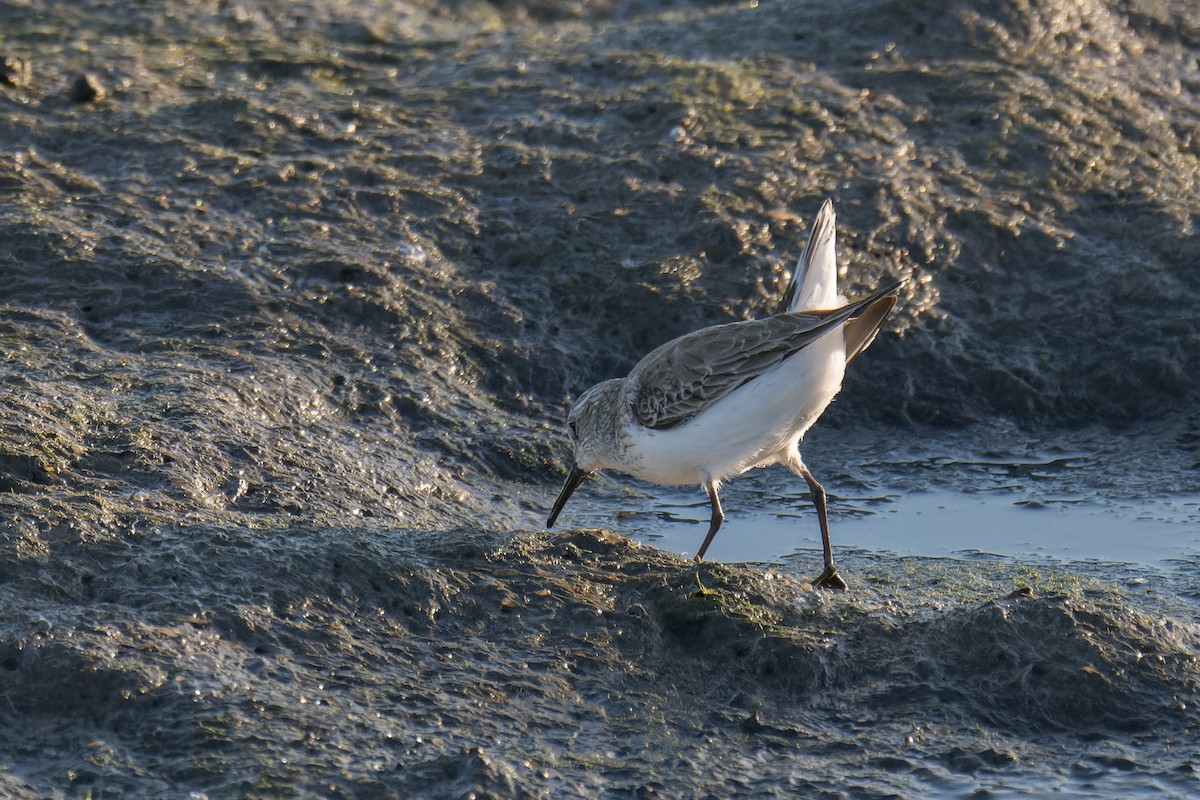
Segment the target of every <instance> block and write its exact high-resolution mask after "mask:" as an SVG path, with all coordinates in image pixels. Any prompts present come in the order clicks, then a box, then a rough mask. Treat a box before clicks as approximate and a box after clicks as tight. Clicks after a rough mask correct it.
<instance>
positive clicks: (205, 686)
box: [0, 0, 1200, 797]
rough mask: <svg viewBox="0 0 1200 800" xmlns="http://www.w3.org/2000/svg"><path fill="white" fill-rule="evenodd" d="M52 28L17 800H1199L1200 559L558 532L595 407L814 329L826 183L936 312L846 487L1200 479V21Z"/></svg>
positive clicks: (260, 15)
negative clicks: (666, 368)
mask: <svg viewBox="0 0 1200 800" xmlns="http://www.w3.org/2000/svg"><path fill="white" fill-rule="evenodd" d="M0 32H2V34H3V39H2V40H0V276H2V277H3V284H2V285H0V356H2V357H0V387H2V393H0V397H2V398H3V403H2V408H0V489H2V490H3V494H2V495H0V598H3V608H4V611H5V613H4V615H3V620H2V621H0V685H2V686H3V697H2V698H0V719H3V723H4V724H3V725H2V726H0V730H2V731H4V732H3V733H0V739H3V741H4V747H3V748H0V749H2V750H3V753H4V755H3V756H0V792H2V793H4V794H5V795H7V796H13V797H47V796H53V797H83V796H92V797H105V796H108V797H119V796H159V795H162V796H176V795H184V794H188V795H193V796H209V797H250V796H255V797H283V796H297V795H299V796H338V795H350V796H355V797H368V796H412V797H422V796H424V797H461V796H468V795H470V794H472V793H474V795H475V796H479V797H485V796H491V797H570V796H579V797H596V796H630V795H636V796H655V795H662V796H681V795H682V796H706V795H711V796H731V795H735V794H744V795H747V796H751V795H752V796H780V797H783V796H795V795H796V794H803V795H806V796H829V797H840V796H854V797H873V796H879V797H884V796H938V795H942V796H965V795H970V794H972V793H974V792H985V793H994V792H999V791H1002V790H1009V789H1011V790H1013V791H1025V792H1029V791H1037V792H1040V791H1042V790H1053V791H1057V792H1059V793H1061V794H1064V795H1065V796H1073V795H1074V796H1081V797H1094V796H1100V795H1101V794H1103V793H1106V792H1107V793H1111V795H1112V796H1122V797H1124V796H1129V795H1130V794H1137V793H1150V792H1158V793H1161V794H1163V795H1165V796H1172V795H1175V796H1188V795H1189V794H1192V793H1194V792H1195V791H1196V790H1197V783H1196V781H1197V779H1196V777H1195V770H1196V768H1197V765H1198V763H1200V754H1198V753H1197V747H1196V745H1195V743H1194V742H1195V739H1196V730H1195V728H1196V723H1197V719H1198V717H1197V712H1196V710H1195V709H1196V699H1197V698H1196V693H1197V685H1198V680H1200V677H1198V676H1200V667H1198V664H1197V653H1198V651H1200V642H1198V640H1197V639H1198V636H1200V628H1198V627H1197V626H1198V624H1200V617H1198V616H1197V606H1196V603H1197V598H1200V587H1197V585H1196V579H1195V575H1196V574H1197V573H1196V570H1195V567H1196V563H1195V553H1186V552H1181V553H1180V554H1179V561H1178V565H1179V568H1178V569H1172V570H1169V571H1159V572H1155V571H1150V572H1149V573H1147V574H1137V575H1134V576H1130V575H1127V574H1126V573H1125V572H1124V571H1123V568H1120V567H1118V566H1116V565H1114V566H1112V567H1111V568H1110V569H1109V571H1107V572H1105V571H1104V569H1098V568H1097V567H1096V565H1091V566H1088V567H1086V568H1085V567H1083V566H1080V565H1074V566H1073V565H1071V564H1063V565H1058V566H1053V567H1051V566H1045V565H1042V566H1037V565H1028V564H1026V565H1021V564H1019V563H1016V562H1013V561H1006V560H1004V559H997V560H994V561H989V560H986V559H975V560H972V559H933V558H930V559H920V558H910V559H899V558H896V557H893V556H888V555H886V554H871V553H849V554H845V555H844V557H843V556H839V558H841V560H842V563H843V565H844V567H845V569H844V572H845V574H846V576H847V577H848V578H849V580H850V582H851V590H852V591H851V592H850V593H849V594H847V595H831V594H827V593H820V592H813V591H811V590H810V589H809V588H808V587H807V586H806V585H805V582H804V578H805V576H807V572H806V570H807V568H808V566H809V565H807V564H806V563H798V564H786V565H776V566H774V567H766V566H762V565H758V566H754V565H721V564H704V565H700V566H695V565H693V564H691V563H690V562H688V561H685V560H683V559H681V558H679V557H677V556H674V555H671V554H667V553H663V552H659V551H656V550H654V549H653V548H650V547H645V546H639V545H636V544H634V543H630V542H629V541H627V540H626V539H624V538H622V537H620V536H617V535H615V534H613V533H612V532H611V531H607V532H606V531H597V530H575V531H570V530H568V532H566V533H563V534H555V535H551V534H546V533H543V532H541V531H539V530H538V529H539V528H540V523H541V522H542V520H543V519H544V514H545V509H546V507H547V505H548V502H549V501H550V499H552V496H553V492H554V490H555V488H556V485H555V484H556V483H557V482H558V481H559V480H560V479H561V468H562V465H563V462H564V459H563V456H564V451H565V448H564V436H563V434H562V432H561V431H560V426H561V423H562V421H563V419H564V417H565V413H566V409H567V408H568V403H569V398H570V397H571V396H573V395H575V394H577V393H578V392H579V391H580V390H582V389H584V388H586V387H587V386H589V385H591V384H592V383H594V382H596V381H598V380H601V379H604V378H608V377H612V376H614V375H618V374H623V372H624V371H626V370H627V369H628V368H629V367H630V366H632V364H633V363H634V362H635V361H636V360H637V358H638V357H640V356H641V355H642V354H644V353H645V352H647V351H649V350H650V349H651V348H653V347H654V346H656V345H657V344H659V343H661V342H662V341H665V340H666V339H668V338H670V337H672V336H675V335H678V334H681V333H684V332H686V331H689V330H692V329H695V328H697V327H699V326H702V325H706V324H713V323H718V322H725V321H729V320H732V319H739V318H745V317H752V316H759V315H762V314H765V313H770V312H772V311H773V310H775V309H776V307H777V304H778V302H779V298H780V296H781V294H782V289H783V287H784V285H785V284H786V279H787V271H788V270H789V269H790V267H791V265H792V264H793V263H794V260H795V258H796V257H797V256H798V254H799V251H800V249H801V247H802V246H803V243H804V241H805V235H806V232H807V227H806V225H807V221H808V220H809V219H811V217H812V215H813V214H814V213H815V211H816V209H817V208H818V207H819V205H820V202H821V200H822V199H823V198H824V197H826V196H828V197H831V198H833V200H834V202H835V205H836V207H837V210H838V215H839V216H838V234H839V263H840V264H841V265H842V267H843V270H844V274H843V276H842V284H843V287H844V288H845V289H846V291H847V292H848V293H849V294H851V295H852V296H853V295H857V294H859V293H862V292H866V291H869V290H871V289H873V288H875V287H877V286H879V285H881V284H882V283H884V282H887V281H891V280H894V279H898V278H905V279H907V283H906V285H905V288H904V291H903V294H902V297H901V302H900V305H899V307H898V309H897V313H896V314H894V316H893V317H892V318H891V319H890V320H889V322H888V324H887V326H886V327H885V330H884V332H883V333H882V334H881V336H880V337H879V339H878V341H876V343H875V344H874V345H873V346H872V349H871V351H870V352H869V353H867V354H866V355H864V357H863V358H862V359H860V360H859V361H858V362H856V364H855V365H854V367H855V368H854V369H853V370H851V372H850V374H849V375H848V376H847V380H846V383H845V387H844V390H843V393H842V395H841V396H840V397H839V399H838V400H837V402H835V404H834V405H833V406H832V407H831V408H830V410H829V412H828V413H827V414H826V416H825V418H824V419H823V420H822V421H821V422H820V423H819V428H818V430H817V431H815V432H814V437H816V438H817V442H816V445H817V453H818V455H820V456H821V458H822V461H823V463H824V465H825V468H824V470H822V468H821V465H819V464H816V463H814V464H813V466H814V469H816V471H817V472H818V474H821V475H829V476H830V480H831V481H832V482H833V483H834V485H833V486H831V488H833V489H834V491H835V492H836V491H837V486H838V485H840V486H853V487H864V486H870V485H872V484H874V483H878V482H881V481H889V482H890V485H895V482H896V481H897V480H899V481H900V482H901V483H902V484H903V483H904V481H906V480H908V481H910V483H912V484H914V485H915V484H919V483H920V482H921V481H924V480H927V479H928V478H927V476H928V475H929V474H931V473H932V472H936V473H937V474H938V476H939V477H938V478H937V481H938V482H939V483H941V484H943V485H946V484H948V485H951V486H953V485H955V484H956V483H962V484H966V483H970V482H971V481H975V480H977V479H978V476H979V474H980V473H984V474H985V475H986V476H988V480H992V479H993V478H994V479H996V480H1002V481H1004V482H1006V483H1009V484H1013V485H1027V484H1038V485H1040V486H1049V487H1050V490H1051V491H1053V490H1055V487H1057V489H1059V490H1062V491H1069V492H1071V493H1073V494H1076V495H1087V494H1089V493H1090V494H1093V495H1096V496H1102V497H1104V496H1122V497H1129V496H1136V495H1137V494H1139V493H1147V492H1160V493H1161V492H1167V493H1169V492H1195V491H1196V490H1197V487H1198V485H1200V472H1198V471H1197V469H1198V467H1200V412H1198V411H1197V401H1198V400H1200V377H1198V376H1200V325H1198V323H1197V319H1198V318H1197V316H1196V314H1195V311H1194V309H1195V308H1196V306H1197V300H1200V297H1198V293H1200V289H1198V288H1197V286H1196V282H1195V281H1193V280H1191V279H1190V278H1191V276H1192V274H1193V272H1194V268H1195V266H1196V264H1197V262H1198V261H1200V238H1198V237H1197V233H1196V231H1195V224H1196V216H1195V214H1196V211H1195V209H1196V198H1197V196H1198V190H1197V176H1198V175H1200V164H1198V163H1197V160H1198V158H1200V142H1198V140H1197V138H1196V131H1197V130H1200V103H1198V102H1197V91H1198V89H1200V62H1198V61H1197V54H1198V52H1200V16H1197V13H1196V11H1195V9H1193V8H1192V6H1191V5H1190V4H1188V3H1183V2H1178V3H1173V2H1120V3H1117V2H1113V3H1105V2H1099V1H1098V0H1096V1H1094V2H1069V3H1068V2H1054V0H1034V1H1032V2H1020V3H996V2H987V1H986V0H981V1H980V2H960V3H952V4H950V5H949V6H947V5H945V4H940V3H931V2H916V3H895V2H859V3H851V4H849V5H847V4H845V3H815V4H813V3H799V2H778V3H773V2H751V3H745V2H743V3H726V2H707V3H671V4H666V5H662V4H647V3H640V2H628V3H625V2H608V3H599V4H591V3H589V4H583V3H557V2H529V3H518V2H501V3H486V2H459V3H450V4H443V3H439V4H432V3H429V4H425V3H413V4H400V5H397V4H395V3H390V2H375V1H374V0H364V2H356V3H345V2H338V0H327V1H322V0H310V1H309V2H300V3H289V4H286V5H284V6H279V5H277V4H264V3H255V2H238V3H227V2H208V3H160V4H148V5H134V6H130V5H128V4H125V3H112V2H102V1H100V0H97V1H95V2H82V3H71V4H52V3H41V2H30V1H27V0H0ZM839 437H841V438H844V439H846V440H851V439H853V440H854V441H855V442H860V441H861V440H863V439H864V438H865V439H869V440H870V441H872V442H874V443H875V444H873V445H872V446H871V447H870V448H868V450H866V451H864V449H863V448H862V447H861V446H856V448H853V449H851V450H850V451H840V450H839V448H838V445H837V442H838V441H839ZM1021 453H1037V454H1039V455H1037V456H1036V457H1034V458H1033V459H1032V460H1028V461H1027V462H1026V461H1022V460H1021V458H1020V457H1016V456H1014V454H1017V456H1019V454H1021ZM1047 453H1049V454H1050V455H1046V454H1047ZM1054 453H1062V454H1067V455H1065V456H1063V457H1062V458H1061V459H1060V458H1058V457H1057V456H1055V455H1054ZM1079 453H1083V454H1084V456H1082V457H1079V456H1078V454H1079ZM1071 454H1075V455H1071ZM810 460H811V459H810ZM1059 462H1062V463H1061V464H1060V463H1059ZM1081 462H1083V463H1084V464H1085V468H1082V469H1076V468H1075V467H1074V465H1076V464H1078V463H1081ZM1023 463H1024V464H1025V465H1026V468H1024V471H1023V468H1022V466H1021V465H1022V464H1023ZM1064 464H1065V465H1066V466H1063V465H1064ZM913 465H917V466H915V467H914V466H913ZM1047 465H1050V466H1047ZM1056 465H1057V466H1056ZM997 470H1000V472H1002V473H1003V474H998V473H997V472H996V471H997ZM914 471H915V472H919V473H920V475H919V476H918V477H917V478H911V477H906V474H907V473H910V472H914ZM823 480H825V479H823ZM830 480H826V483H827V485H829V483H830ZM1039 482H1041V483H1040V484H1039ZM606 487H607V489H613V490H614V491H615V492H617V493H618V494H619V492H620V487H619V485H613V484H608V485H606ZM601 488H605V487H601ZM599 496H600V495H599V494H597V495H595V497H599ZM613 513H614V515H615V514H616V506H614V512H613ZM563 522H564V524H567V525H568V526H569V525H570V524H571V520H570V519H568V518H567V517H564V520H563ZM834 524H835V527H836V520H835V523H834ZM836 538H837V537H836V532H835V543H836ZM809 577H811V576H809Z"/></svg>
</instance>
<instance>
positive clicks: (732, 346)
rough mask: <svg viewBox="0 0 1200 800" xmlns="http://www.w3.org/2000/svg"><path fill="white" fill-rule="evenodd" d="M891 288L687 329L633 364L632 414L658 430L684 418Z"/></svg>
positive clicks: (786, 355) (639, 420) (759, 373)
mask: <svg viewBox="0 0 1200 800" xmlns="http://www.w3.org/2000/svg"><path fill="white" fill-rule="evenodd" d="M892 292H895V288H891V289H887V290H885V291H883V292H877V293H875V294H874V295H871V296H870V297H867V298H864V299H862V300H859V301H857V302H854V303H851V304H849V305H847V306H844V307H842V308H837V309H833V310H830V311H804V312H794V313H790V314H776V315H775V316H772V317H767V318H765V319H759V320H752V321H749V322H733V323H729V324H727V325H715V326H713V327H711V328H705V329H703V330H699V331H696V332H695V333H689V334H688V335H686V336H681V337H680V338H678V339H674V340H672V341H670V342H667V343H666V344H664V345H662V346H661V347H659V348H657V349H656V350H654V351H653V352H651V353H650V354H649V355H647V356H646V357H645V358H643V359H642V360H641V361H640V362H638V364H637V366H635V367H634V368H633V371H632V372H630V373H629V380H630V381H632V382H633V384H634V385H635V386H636V387H637V391H636V393H635V395H634V398H633V417H634V419H635V420H637V422H638V423H639V424H641V425H644V426H646V427H647V428H653V429H656V430H665V429H667V428H673V427H675V426H676V425H680V424H682V423H684V422H687V421H688V420H689V419H691V418H692V417H694V416H696V415H697V414H699V413H700V412H701V411H703V410H704V409H705V408H707V407H708V406H709V405H711V404H712V403H714V402H716V401H717V400H719V399H721V398H722V397H724V396H725V395H727V394H729V393H730V392H732V391H733V390H734V389H736V388H738V387H739V386H742V385H744V384H745V383H747V382H749V381H751V380H753V379H754V378H756V377H758V376H759V375H762V374H763V373H764V372H767V371H768V370H770V369H772V368H774V367H777V366H779V364H781V363H783V361H784V360H785V359H787V358H788V357H789V356H792V355H794V354H795V353H798V352H799V351H800V350H802V349H804V348H805V347H806V346H808V345H809V344H812V343H813V342H815V341H816V340H817V339H819V338H821V337H822V336H824V335H825V334H826V333H828V332H829V331H830V330H832V329H834V328H836V327H837V326H839V325H842V324H843V323H845V322H846V321H847V320H850V319H852V318H854V317H855V316H857V315H859V314H861V313H862V309H864V308H866V307H868V306H870V304H871V303H873V302H874V301H876V300H879V299H880V298H881V297H883V296H885V295H887V294H889V293H892Z"/></svg>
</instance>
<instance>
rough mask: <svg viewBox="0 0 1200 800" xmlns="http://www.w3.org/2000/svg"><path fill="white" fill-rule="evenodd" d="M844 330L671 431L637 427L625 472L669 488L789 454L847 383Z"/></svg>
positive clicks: (727, 474) (718, 477) (715, 477)
mask: <svg viewBox="0 0 1200 800" xmlns="http://www.w3.org/2000/svg"><path fill="white" fill-rule="evenodd" d="M845 370H846V353H845V343H844V339H843V336H842V331H841V328H838V329H837V330H834V331H831V332H830V333H829V334H828V335H826V336H824V337H823V338H821V339H820V340H818V341H816V342H814V343H813V344H811V345H809V346H808V347H806V348H804V350H802V351H801V352H799V353H797V354H796V355H794V356H792V357H791V358H789V359H787V360H786V361H784V362H783V363H782V364H780V365H779V366H778V367H777V368H776V369H774V370H771V371H770V372H767V373H764V374H762V375H760V376H758V377H757V378H755V379H754V380H752V381H750V382H749V383H747V384H746V385H744V386H741V387H739V388H737V389H735V390H734V391H732V392H730V393H729V394H728V395H726V396H725V397H723V398H721V399H720V400H718V401H717V402H716V403H713V404H712V405H710V406H709V407H708V408H706V409H705V410H704V411H702V412H701V413H699V414H698V415H696V416H695V417H693V418H692V419H691V420H689V421H688V422H686V423H684V424H683V425H680V426H678V427H675V428H671V429H669V430H661V431H656V430H650V429H648V428H642V427H640V426H635V428H634V430H632V431H631V432H630V433H629V436H628V439H627V444H628V450H627V451H626V453H625V457H624V458H623V459H622V460H623V461H624V464H623V465H622V471H625V472H628V473H629V474H631V475H633V476H634V477H636V478H640V479H641V480H645V481H650V482H652V483H660V484H666V485H680V484H688V483H702V482H703V481H704V480H705V479H706V478H711V479H713V480H716V481H718V482H719V481H721V480H724V479H726V478H730V477H732V476H734V475H739V474H741V473H743V472H745V471H746V470H748V469H750V468H752V467H756V466H766V465H768V464H773V463H776V462H777V461H779V460H782V459H784V458H786V456H787V453H788V452H789V451H790V450H791V448H792V447H794V446H795V443H796V442H797V441H798V440H799V439H800V437H801V436H803V435H804V432H805V431H807V430H808V428H809V426H811V425H812V424H813V422H815V421H816V419H817V417H819V416H820V415H821V412H822V411H824V410H825V407H826V406H828V405H829V402H830V401H831V400H833V397H834V395H836V394H837V392H838V390H839V389H840V388H841V385H842V376H843V375H844V374H845Z"/></svg>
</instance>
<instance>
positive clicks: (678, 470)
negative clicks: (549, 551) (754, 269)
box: [546, 200, 900, 589]
mask: <svg viewBox="0 0 1200 800" xmlns="http://www.w3.org/2000/svg"><path fill="white" fill-rule="evenodd" d="M834 238H835V231H834V213H833V204H832V203H831V202H830V201H829V200H826V201H825V202H824V204H823V205H822V206H821V210H820V211H819V212H818V214H817V218H816V221H815V222H814V223H813V228H812V231H811V233H810V234H809V238H808V245H807V246H806V247H805V249H804V253H803V254H802V255H801V256H800V261H799V263H797V265H796V270H795V273H794V274H793V275H792V279H791V281H790V282H789V284H788V288H787V292H786V294H785V295H784V309H785V310H784V311H783V312H782V313H779V314H775V315H774V316H770V317H766V318H765V319H759V320H751V321H746V322H734V323H729V324H726V325H714V326H712V327H709V328H704V329H702V330H699V331H696V332H695V333H690V334H688V335H686V336H681V337H679V338H678V339H674V340H672V341H670V342H667V343H666V344H664V345H662V346H661V347H659V348H657V349H656V350H654V351H653V352H651V353H650V354H649V355H647V356H646V357H645V358H643V359H642V360H641V361H639V362H638V363H637V366H635V367H634V368H633V371H632V372H630V373H629V375H628V376H626V377H624V378H614V379H612V380H607V381H604V382H603V383H600V384H597V385H596V386H593V387H592V388H591V389H588V390H587V391H586V392H584V393H583V394H582V395H581V396H580V398H579V400H578V401H576V403H575V405H574V407H572V409H571V412H570V414H569V415H568V416H567V427H568V428H569V430H570V436H571V445H572V452H573V456H574V463H573V464H572V465H571V471H570V474H569V475H568V477H567V481H566V483H565V484H564V485H563V488H562V491H561V492H560V493H559V495H558V499H557V500H556V501H555V502H554V507H553V509H552V510H551V512H550V517H549V519H548V520H547V521H546V527H547V528H550V527H552V526H553V525H554V522H555V520H557V519H558V515H559V513H560V512H561V511H562V509H563V506H565V505H566V503H567V500H568V499H569V498H570V496H571V494H572V493H573V492H574V491H575V489H576V488H578V486H579V484H580V483H581V482H582V481H583V479H584V478H586V477H588V476H589V475H591V474H593V473H594V472H596V471H597V470H600V469H614V470H617V471H618V472H623V473H625V474H628V475H632V476H634V477H635V478H638V479H640V480H644V481H649V482H651V483H659V484H666V485H681V484H689V483H696V484H699V485H700V486H701V487H702V488H703V489H704V491H705V492H707V493H708V498H709V502H710V503H711V505H712V519H711V521H710V523H709V528H708V535H707V536H706V537H705V538H704V543H703V544H701V545H700V549H699V550H698V551H697V552H696V560H697V561H699V560H701V559H703V558H704V553H705V551H706V550H708V546H709V544H710V543H711V542H712V540H713V537H714V536H715V535H716V533H717V531H718V530H719V529H720V527H721V523H722V522H723V521H724V519H725V515H724V513H723V512H722V510H721V501H720V499H719V498H718V496H717V491H718V489H719V488H720V486H721V482H722V481H724V480H727V479H728V478H731V477H733V476H735V475H740V474H742V473H743V472H746V471H747V470H750V469H753V468H754V467H765V466H769V465H771V464H783V465H784V466H786V467H787V468H788V469H790V470H791V471H792V472H793V473H795V474H796V475H799V476H800V477H802V478H804V480H805V481H806V482H807V483H808V487H809V490H810V491H811V492H812V498H813V505H814V506H816V509H817V518H818V521H819V522H820V526H821V544H822V546H823V548H824V555H825V569H824V571H823V572H822V573H821V575H820V576H819V577H817V578H816V579H815V580H814V581H813V585H814V586H820V587H827V588H837V589H845V588H846V583H845V581H843V580H842V578H841V576H840V575H838V572H837V568H836V566H835V565H834V563H833V553H832V550H831V549H830V544H829V522H828V519H827V515H826V509H825V490H824V489H823V488H821V484H819V483H817V481H816V479H815V478H814V477H813V476H812V473H811V472H809V470H808V467H806V466H805V465H804V462H803V461H801V459H800V449H799V446H800V440H801V439H802V438H803V436H804V433H805V432H806V431H807V430H808V429H809V427H811V426H812V424H813V423H814V422H816V420H817V418H818V417H819V416H821V412H823V411H824V410H825V408H826V406H828V405H829V403H830V401H831V400H833V397H834V395H836V394H837V393H838V390H839V389H841V386H842V377H843V375H844V374H845V370H846V365H847V364H848V363H850V362H851V361H853V360H854V359H855V358H856V357H857V356H858V355H859V354H860V353H862V351H863V350H865V349H866V348H867V346H868V345H870V344H871V342H872V341H873V340H874V339H875V334H876V333H877V332H878V331H879V326H880V325H881V324H882V323H883V320H884V318H885V317H886V316H887V314H888V312H889V311H891V309H892V307H893V306H894V305H895V304H896V293H897V290H898V289H899V288H900V287H899V285H898V284H897V285H894V286H890V287H888V288H886V289H883V290H881V291H877V292H875V293H874V294H872V295H870V296H869V297H865V298H863V299H861V300H856V301H855V302H853V303H847V302H846V301H845V299H844V298H842V297H840V296H839V294H838V289H837V264H836V253H835V247H834Z"/></svg>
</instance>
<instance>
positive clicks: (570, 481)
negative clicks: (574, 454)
mask: <svg viewBox="0 0 1200 800" xmlns="http://www.w3.org/2000/svg"><path fill="white" fill-rule="evenodd" d="M588 475H591V473H590V472H586V471H584V470H581V469H580V468H579V467H575V466H572V467H571V474H570V475H568V476H567V482H566V483H564V484H563V488H562V491H561V492H559V493H558V499H557V500H555V501H554V508H552V509H550V519H548V520H546V528H547V529H550V528H553V527H554V521H555V520H556V519H558V514H559V512H560V511H562V510H563V506H565V505H566V504H567V501H568V500H570V499H571V495H573V494H575V490H576V489H578V488H579V484H581V483H583V479H584V478H586V477H587V476H588Z"/></svg>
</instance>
